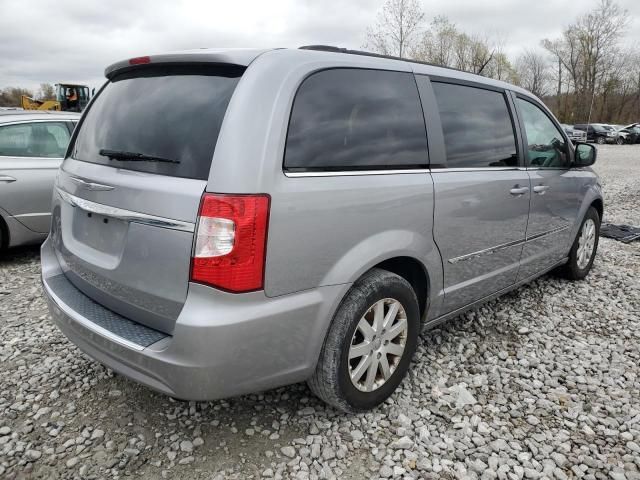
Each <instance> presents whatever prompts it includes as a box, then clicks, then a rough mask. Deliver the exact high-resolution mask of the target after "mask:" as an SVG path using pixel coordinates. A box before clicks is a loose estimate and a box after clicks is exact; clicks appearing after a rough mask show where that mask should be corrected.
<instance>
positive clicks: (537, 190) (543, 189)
mask: <svg viewBox="0 0 640 480" xmlns="http://www.w3.org/2000/svg"><path fill="white" fill-rule="evenodd" d="M548 188H549V185H537V186H535V187H533V192H534V193H537V194H539V195H544V192H546V191H547V189H548Z"/></svg>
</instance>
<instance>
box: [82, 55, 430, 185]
mask: <svg viewBox="0 0 640 480" xmlns="http://www.w3.org/2000/svg"><path fill="white" fill-rule="evenodd" d="M331 70H364V71H375V72H389V73H402V74H406V75H411V77H412V79H413V81H414V84H415V88H416V97H417V98H416V101H417V102H418V106H419V109H420V115H421V118H422V125H423V131H424V141H425V162H424V164H419V165H418V164H416V165H389V166H374V165H371V166H363V167H359V166H346V167H337V168H335V169H334V168H332V167H317V168H316V167H288V166H287V165H286V155H287V143H288V139H289V133H290V130H291V120H292V117H293V109H294V107H295V103H296V99H297V98H298V95H299V94H300V89H301V88H302V87H303V85H304V83H305V82H306V81H307V80H308V79H309V78H311V77H313V76H314V75H317V74H320V73H323V72H327V71H331ZM92 101H93V99H92ZM426 116H427V115H426V112H425V110H424V107H423V104H422V100H421V96H420V90H419V85H418V83H417V81H416V76H415V74H414V73H413V72H411V71H405V70H391V69H383V68H371V67H359V66H331V67H324V68H320V69H318V70H313V71H311V72H309V73H308V74H307V75H305V76H304V78H302V79H301V81H300V83H299V84H298V85H297V86H296V91H295V93H294V95H293V99H292V101H291V105H290V107H289V114H288V120H287V128H286V131H285V137H284V149H283V151H282V164H281V166H282V172H283V173H284V175H285V176H287V177H329V176H351V175H384V174H389V175H391V174H398V173H428V172H429V162H430V151H429V138H428V131H427V129H428V127H427V122H426ZM76 130H77V129H76Z"/></svg>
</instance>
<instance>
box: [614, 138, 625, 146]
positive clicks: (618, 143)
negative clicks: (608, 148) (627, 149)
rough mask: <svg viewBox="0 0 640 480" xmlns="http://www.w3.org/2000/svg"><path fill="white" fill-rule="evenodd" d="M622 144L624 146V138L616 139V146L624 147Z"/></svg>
mask: <svg viewBox="0 0 640 480" xmlns="http://www.w3.org/2000/svg"><path fill="white" fill-rule="evenodd" d="M622 144H624V138H622V137H618V138H616V145H622Z"/></svg>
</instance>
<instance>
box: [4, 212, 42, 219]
mask: <svg viewBox="0 0 640 480" xmlns="http://www.w3.org/2000/svg"><path fill="white" fill-rule="evenodd" d="M49 215H51V212H41V213H21V214H20V215H14V216H13V218H25V217H44V216H47V217H48V216H49Z"/></svg>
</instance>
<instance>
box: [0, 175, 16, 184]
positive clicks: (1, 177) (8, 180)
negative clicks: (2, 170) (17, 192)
mask: <svg viewBox="0 0 640 480" xmlns="http://www.w3.org/2000/svg"><path fill="white" fill-rule="evenodd" d="M15 181H16V179H15V178H13V177H10V176H9V175H0V182H5V183H11V182H15Z"/></svg>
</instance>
